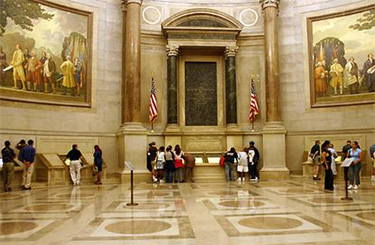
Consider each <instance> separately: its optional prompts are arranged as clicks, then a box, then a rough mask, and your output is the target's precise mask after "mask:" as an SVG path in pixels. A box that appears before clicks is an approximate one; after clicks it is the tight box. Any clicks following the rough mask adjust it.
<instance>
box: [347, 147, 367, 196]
mask: <svg viewBox="0 0 375 245" xmlns="http://www.w3.org/2000/svg"><path fill="white" fill-rule="evenodd" d="M347 157H352V158H354V160H353V162H352V163H351V164H350V166H349V184H350V185H349V186H348V189H349V190H351V189H353V190H357V189H358V188H359V185H360V184H361V181H360V176H359V172H360V171H361V168H362V163H361V162H362V159H363V153H362V151H361V149H360V147H359V144H358V142H357V141H353V144H352V148H351V149H350V150H349V151H348V153H347ZM354 179H355V184H354Z"/></svg>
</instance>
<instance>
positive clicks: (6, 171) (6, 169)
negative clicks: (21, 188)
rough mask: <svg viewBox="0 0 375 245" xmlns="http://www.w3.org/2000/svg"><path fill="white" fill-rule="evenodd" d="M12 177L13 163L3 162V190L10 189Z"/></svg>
mask: <svg viewBox="0 0 375 245" xmlns="http://www.w3.org/2000/svg"><path fill="white" fill-rule="evenodd" d="M13 176H14V162H5V163H4V165H3V181H4V189H8V188H10V185H11V184H12V180H13Z"/></svg>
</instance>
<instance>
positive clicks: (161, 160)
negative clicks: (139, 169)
mask: <svg viewBox="0 0 375 245" xmlns="http://www.w3.org/2000/svg"><path fill="white" fill-rule="evenodd" d="M164 149H165V147H164V146H160V148H159V151H158V154H157V156H158V157H157V159H158V160H157V161H156V171H157V181H159V182H160V183H163V182H164V180H163V178H164V164H165V153H164Z"/></svg>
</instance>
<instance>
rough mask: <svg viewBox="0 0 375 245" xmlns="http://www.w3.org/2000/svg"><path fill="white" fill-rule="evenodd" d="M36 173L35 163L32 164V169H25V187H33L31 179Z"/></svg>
mask: <svg viewBox="0 0 375 245" xmlns="http://www.w3.org/2000/svg"><path fill="white" fill-rule="evenodd" d="M33 171H34V163H30V167H29V168H27V169H26V166H24V167H23V186H24V187H26V188H29V187H30V186H31V177H32V175H33Z"/></svg>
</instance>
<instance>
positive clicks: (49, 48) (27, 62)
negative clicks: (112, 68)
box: [0, 0, 93, 107]
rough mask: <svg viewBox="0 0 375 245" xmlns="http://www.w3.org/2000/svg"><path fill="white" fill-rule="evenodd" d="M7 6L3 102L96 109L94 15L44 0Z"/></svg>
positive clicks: (2, 32) (1, 54)
mask: <svg viewBox="0 0 375 245" xmlns="http://www.w3.org/2000/svg"><path fill="white" fill-rule="evenodd" d="M4 4H6V5H7V6H5V8H6V9H7V10H8V12H7V13H6V14H7V16H6V21H5V23H4V22H2V23H0V37H1V38H0V68H1V69H0V73H1V74H0V100H8V101H17V102H28V103H38V104H50V105H65V106H74V107H91V103H92V102H91V93H92V91H91V89H92V80H91V79H92V77H91V76H92V70H91V69H92V64H91V60H92V26H93V13H92V12H87V11H83V10H79V9H75V8H71V7H67V6H63V5H60V4H56V3H52V2H48V1H45V0H14V3H13V4H9V3H7V2H5V3H4ZM14 13H15V14H14Z"/></svg>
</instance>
